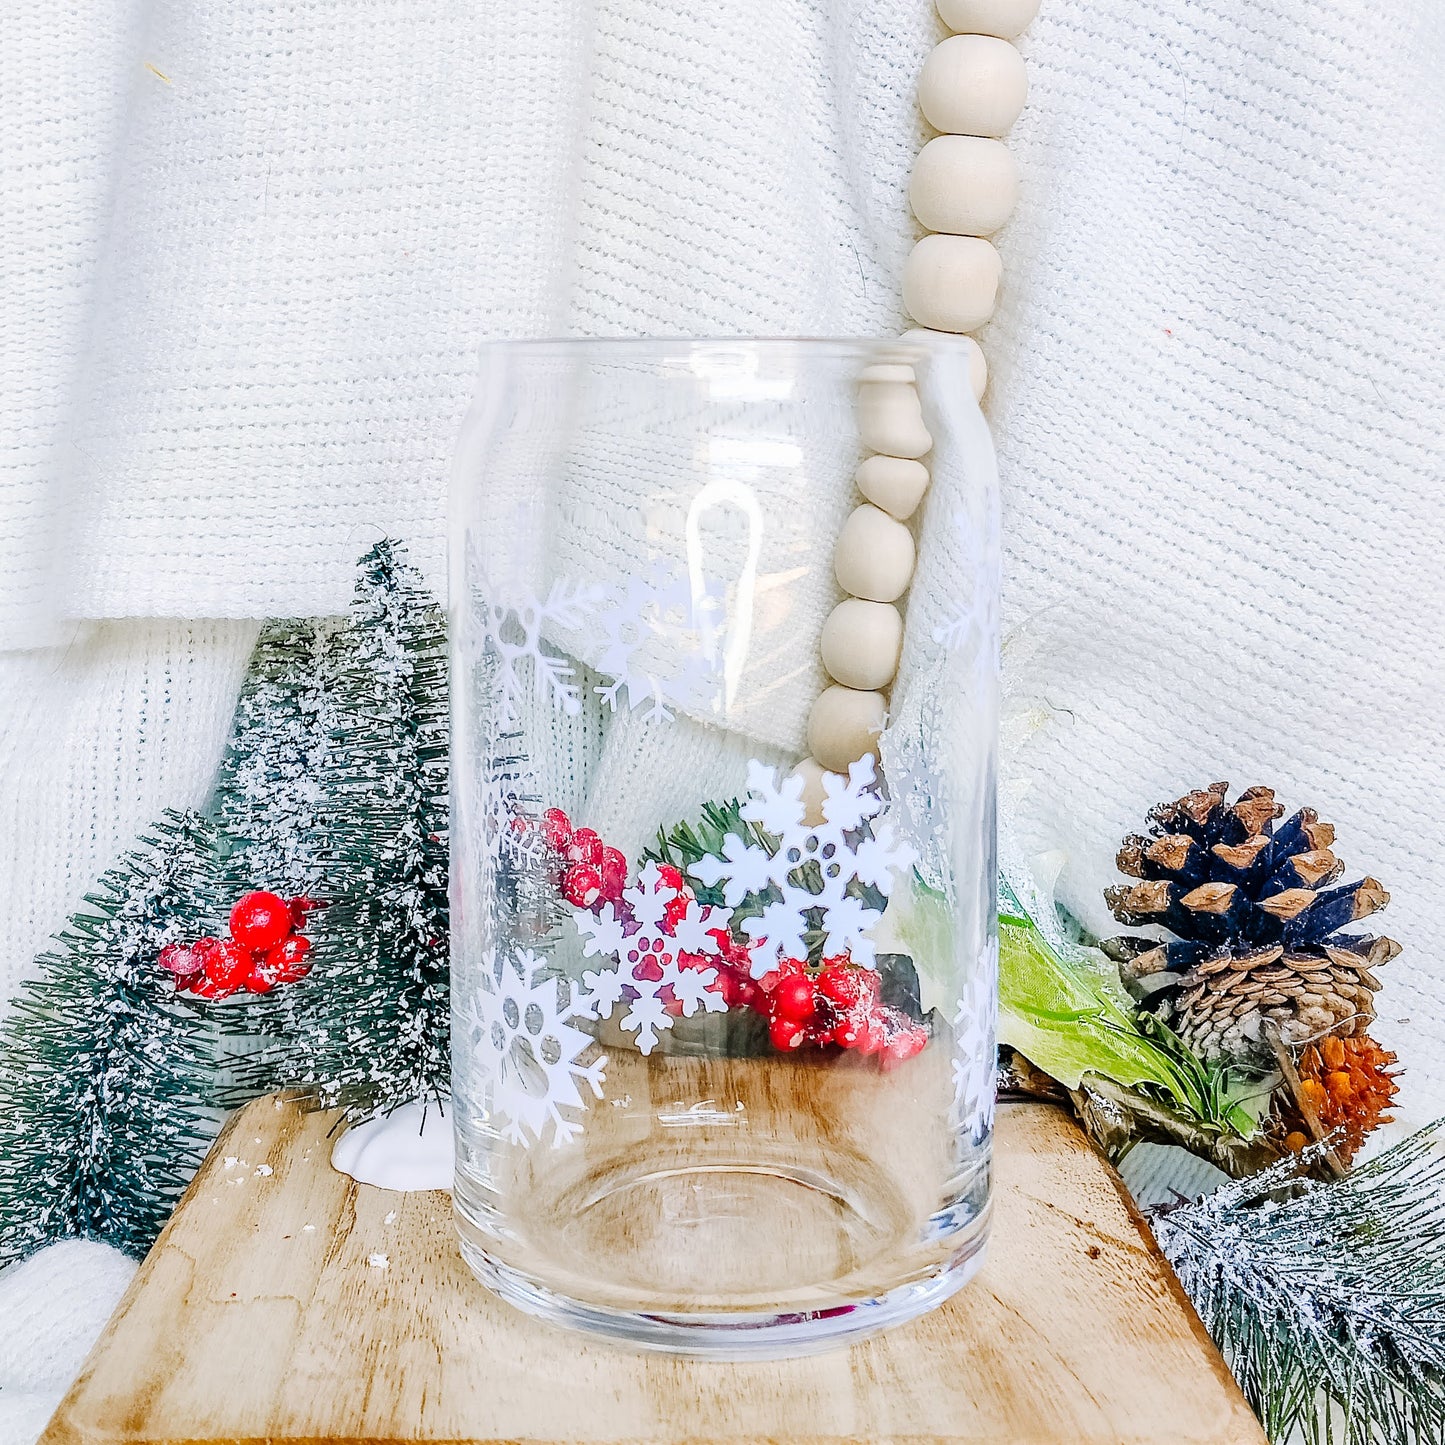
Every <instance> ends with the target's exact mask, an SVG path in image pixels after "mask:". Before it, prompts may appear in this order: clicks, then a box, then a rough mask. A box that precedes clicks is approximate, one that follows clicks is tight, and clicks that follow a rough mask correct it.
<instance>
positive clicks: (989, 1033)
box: [953, 938, 998, 1138]
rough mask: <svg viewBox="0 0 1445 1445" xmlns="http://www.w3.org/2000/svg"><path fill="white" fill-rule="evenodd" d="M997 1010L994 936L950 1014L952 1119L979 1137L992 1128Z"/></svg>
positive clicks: (995, 945) (996, 1057) (996, 943)
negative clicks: (951, 1025)
mask: <svg viewBox="0 0 1445 1445" xmlns="http://www.w3.org/2000/svg"><path fill="white" fill-rule="evenodd" d="M997 1010H998V939H997V938H991V939H989V941H988V944H987V946H986V947H985V948H984V950H983V952H982V953H981V954H980V955H979V959H978V967H977V968H975V969H974V970H973V972H972V974H971V975H970V977H969V980H968V984H967V986H966V988H965V990H964V993H963V996H962V997H961V998H960V999H959V1000H958V1004H957V1006H956V1008H955V1010H954V1015H953V1037H954V1050H953V1113H954V1120H955V1122H956V1123H958V1124H960V1125H964V1126H967V1127H968V1128H969V1129H970V1130H971V1131H972V1132H973V1134H974V1135H975V1136H976V1137H980V1138H981V1137H982V1136H983V1135H985V1134H987V1133H989V1132H990V1131H991V1130H992V1128H993V1111H994V1092H995V1089H994V1075H995V1072H996V1070H997V1066H998V1045H997V1043H996V1028H995V1017H996V1014H997Z"/></svg>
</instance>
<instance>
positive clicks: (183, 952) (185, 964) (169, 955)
mask: <svg viewBox="0 0 1445 1445" xmlns="http://www.w3.org/2000/svg"><path fill="white" fill-rule="evenodd" d="M156 962H157V963H158V964H160V966H161V967H162V968H163V969H165V971H166V972H167V973H173V974H174V975H175V976H176V980H177V982H179V981H180V980H181V979H185V978H191V977H193V976H194V975H196V974H198V973H199V972H200V971H201V969H202V967H203V966H204V964H203V960H202V959H201V958H200V957H199V956H198V955H197V953H196V951H195V949H194V948H191V947H190V946H189V945H188V944H184V943H168V944H166V946H165V947H164V948H163V949H161V951H160V953H159V954H158V955H157V956H156Z"/></svg>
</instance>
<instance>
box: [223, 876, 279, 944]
mask: <svg viewBox="0 0 1445 1445" xmlns="http://www.w3.org/2000/svg"><path fill="white" fill-rule="evenodd" d="M290 932H291V905H290V904H288V903H287V902H286V900H285V899H284V898H282V897H280V896H279V895H277V894H275V893H265V892H261V891H259V890H258V891H257V892H255V893H246V894H243V895H242V896H241V897H240V898H238V899H237V900H236V904H235V907H233V908H232V909H231V937H232V938H234V939H235V940H236V942H237V943H239V944H240V945H241V947H242V948H253V949H264V948H270V947H272V946H273V945H274V944H277V943H280V942H281V940H282V939H283V938H285V937H286V935H287V934H288V933H290Z"/></svg>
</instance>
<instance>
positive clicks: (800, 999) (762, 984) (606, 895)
mask: <svg viewBox="0 0 1445 1445" xmlns="http://www.w3.org/2000/svg"><path fill="white" fill-rule="evenodd" d="M513 827H515V828H516V829H517V830H518V831H530V830H533V829H537V830H540V833H541V836H542V838H543V840H544V842H545V843H546V845H547V847H548V849H549V850H550V851H551V852H552V854H553V855H554V857H555V858H556V860H557V865H558V868H559V870H560V872H559V887H560V889H561V891H562V895H563V897H565V898H566V900H567V901H568V903H570V904H572V906H573V907H574V908H585V909H587V910H588V911H589V912H591V913H595V914H600V913H601V911H602V910H603V909H604V908H609V907H610V908H612V909H614V910H615V911H614V915H613V916H614V917H616V918H618V919H619V920H622V921H623V922H624V923H625V922H626V920H627V919H629V918H630V917H631V912H630V906H629V904H628V903H627V901H626V900H625V899H624V898H623V897H622V893H623V889H624V888H625V887H626V886H627V860H626V858H625V857H623V855H622V854H621V853H620V852H619V851H618V850H617V849H616V848H610V847H607V846H606V845H605V844H604V843H603V842H602V839H601V838H600V837H599V836H598V835H597V834H596V833H594V832H593V831H592V829H590V828H574V827H573V826H572V822H571V819H569V818H568V816H567V814H566V813H564V812H563V811H562V809H561V808H548V809H547V811H546V812H545V813H543V814H542V817H541V819H540V821H538V820H533V819H529V818H518V819H515V820H514V822H513ZM657 872H658V875H659V877H660V879H661V881H662V885H663V887H665V888H666V889H667V890H669V892H670V893H671V894H672V897H671V898H670V899H669V900H668V902H667V903H666V905H665V908H664V912H663V918H662V924H661V927H662V931H663V932H664V933H667V934H671V933H672V931H673V929H674V928H675V927H676V926H677V924H678V922H679V921H680V920H681V919H682V917H683V916H684V915H685V914H686V913H687V911H688V909H689V907H690V906H691V905H692V904H693V903H695V902H696V895H695V894H694V893H693V891H692V889H691V888H690V887H688V884H687V880H686V879H685V878H684V877H683V874H682V871H681V870H680V869H678V868H675V867H674V866H673V865H672V864H670V863H659V864H658V865H657ZM707 936H708V937H709V938H710V939H712V941H713V945H714V947H715V948H716V949H717V952H716V953H707V954H702V953H690V952H687V951H685V950H681V949H680V950H678V952H677V953H676V955H675V957H676V959H677V962H678V965H679V966H680V967H682V968H695V969H713V970H715V971H716V975H717V978H716V982H715V983H714V984H713V985H711V986H712V987H713V988H714V989H716V991H717V992H718V993H720V994H721V995H722V998H723V1001H724V1002H725V1003H726V1004H727V1006H728V1007H729V1008H730V1009H731V1008H749V1009H753V1010H755V1011H756V1012H757V1013H760V1014H762V1015H763V1017H764V1018H766V1019H767V1021H768V1036H769V1038H770V1039H771V1040H772V1044H773V1047H774V1048H777V1049H780V1050H783V1051H784V1052H788V1053H791V1052H794V1051H796V1050H798V1049H802V1048H806V1047H810V1046H811V1047H815V1048H823V1047H826V1046H827V1045H830V1044H832V1045H835V1046H837V1047H838V1048H844V1049H856V1050H857V1051H858V1052H859V1053H860V1054H864V1055H873V1054H876V1055H878V1059H879V1062H880V1064H881V1065H882V1066H883V1067H884V1068H885V1069H887V1068H892V1067H893V1066H894V1065H896V1064H901V1063H903V1062H904V1061H905V1060H906V1059H911V1058H912V1057H913V1056H914V1055H915V1054H917V1053H920V1052H922V1050H923V1048H924V1047H925V1045H926V1044H927V1043H928V1026H927V1025H926V1024H923V1023H920V1022H918V1021H917V1020H916V1019H913V1018H910V1017H909V1016H908V1015H907V1014H905V1013H904V1012H902V1010H900V1009H896V1008H893V1007H892V1006H891V1005H888V1004H885V1003H884V1002H883V999H882V988H883V981H882V979H881V978H880V977H879V976H878V974H877V972H876V971H875V970H873V969H871V968H864V967H862V966H861V965H859V964H855V963H854V962H853V961H852V959H851V958H849V956H848V955H847V954H846V953H844V954H840V955H838V956H837V957H834V958H825V959H824V960H823V962H822V966H821V967H820V968H817V969H810V968H809V967H808V965H807V964H806V963H804V962H802V961H801V960H798V959H791V958H790V959H785V960H784V961H783V962H782V963H780V964H779V965H778V967H777V968H775V969H774V970H772V971H771V972H770V973H767V974H765V975H764V976H763V977H762V978H758V979H755V978H754V977H753V976H752V952H751V949H750V948H749V946H748V944H747V943H746V942H744V941H743V940H741V939H739V938H738V937H736V936H735V935H734V934H733V933H732V931H731V930H730V929H727V928H714V929H709V930H708V934H707ZM632 967H633V970H634V973H633V976H634V977H635V978H637V979H639V980H644V979H648V980H657V979H660V978H661V977H662V964H661V961H660V960H656V959H653V958H650V957H642V958H638V959H635V960H634V962H633V963H632ZM660 997H661V999H662V1004H663V1007H664V1008H665V1009H666V1010H667V1011H668V1013H670V1014H672V1015H674V1016H677V1015H679V1014H681V1012H682V1006H681V1004H679V1003H677V1002H675V1001H674V1000H672V999H671V990H670V989H669V990H664V991H663V993H662V994H661V995H660Z"/></svg>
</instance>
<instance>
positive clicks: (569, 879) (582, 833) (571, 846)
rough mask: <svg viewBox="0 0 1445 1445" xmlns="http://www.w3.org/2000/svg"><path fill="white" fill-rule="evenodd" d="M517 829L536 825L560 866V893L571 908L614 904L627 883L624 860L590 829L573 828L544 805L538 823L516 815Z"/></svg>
mask: <svg viewBox="0 0 1445 1445" xmlns="http://www.w3.org/2000/svg"><path fill="white" fill-rule="evenodd" d="M512 826H513V827H514V828H517V829H518V831H527V830H529V829H532V828H539V829H540V830H541V833H542V838H543V841H544V842H545V843H546V844H547V847H548V848H549V849H551V851H552V853H553V854H554V855H555V856H556V858H557V860H558V862H559V863H560V865H561V869H562V879H561V888H562V896H563V897H564V898H565V899H566V900H567V901H568V903H570V904H572V906H573V907H574V908H591V909H594V910H595V909H597V908H599V907H601V905H602V904H604V903H615V902H616V901H617V900H618V899H619V898H621V897H622V890H623V889H624V888H625V887H626V886H627V859H626V858H624V857H623V856H622V854H621V853H620V852H619V851H618V850H617V849H616V848H608V847H605V846H604V845H603V842H602V839H601V838H599V837H598V836H597V834H596V833H594V832H593V831H592V829H591V828H574V827H573V826H572V820H571V819H570V818H569V817H568V816H567V815H566V813H564V812H563V811H562V809H561V808H548V809H547V811H546V812H545V813H543V814H542V820H541V822H540V823H535V822H533V821H532V820H531V819H530V818H516V819H514V820H513V824H512Z"/></svg>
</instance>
